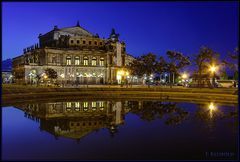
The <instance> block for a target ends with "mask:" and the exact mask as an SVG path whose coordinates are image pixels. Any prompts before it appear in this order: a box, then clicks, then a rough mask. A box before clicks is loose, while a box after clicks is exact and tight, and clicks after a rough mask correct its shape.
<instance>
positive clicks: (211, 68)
mask: <svg viewBox="0 0 240 162" xmlns="http://www.w3.org/2000/svg"><path fill="white" fill-rule="evenodd" d="M216 70H217V67H216V66H214V65H212V66H211V67H210V71H211V72H212V75H213V77H212V85H213V88H214V87H215V73H216Z"/></svg>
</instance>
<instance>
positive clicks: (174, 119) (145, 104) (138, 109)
mask: <svg viewBox="0 0 240 162" xmlns="http://www.w3.org/2000/svg"><path fill="white" fill-rule="evenodd" d="M130 107H131V112H132V113H135V114H137V115H138V116H140V118H141V119H142V120H146V121H153V120H155V119H157V118H159V119H161V118H163V116H164V115H168V118H167V120H166V121H165V123H166V124H167V125H176V124H180V123H181V122H182V121H183V120H185V119H186V118H187V116H188V114H189V113H188V112H187V111H185V110H183V109H182V108H179V107H178V106H177V104H176V103H165V102H160V101H140V102H138V104H137V103H135V104H134V102H132V103H131V104H130Z"/></svg>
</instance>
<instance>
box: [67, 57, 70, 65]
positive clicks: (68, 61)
mask: <svg viewBox="0 0 240 162" xmlns="http://www.w3.org/2000/svg"><path fill="white" fill-rule="evenodd" d="M66 61H67V65H71V57H70V56H67V57H66Z"/></svg>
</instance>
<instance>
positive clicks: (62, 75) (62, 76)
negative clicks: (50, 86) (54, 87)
mask: <svg viewBox="0 0 240 162" xmlns="http://www.w3.org/2000/svg"><path fill="white" fill-rule="evenodd" d="M60 76H61V78H62V86H63V87H64V82H63V80H64V77H65V76H64V74H61V75H60Z"/></svg>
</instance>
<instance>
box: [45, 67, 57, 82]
mask: <svg viewBox="0 0 240 162" xmlns="http://www.w3.org/2000/svg"><path fill="white" fill-rule="evenodd" d="M45 74H46V75H47V77H48V78H49V79H51V80H53V79H57V77H58V75H57V72H56V71H55V70H54V69H52V68H47V69H45Z"/></svg>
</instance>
